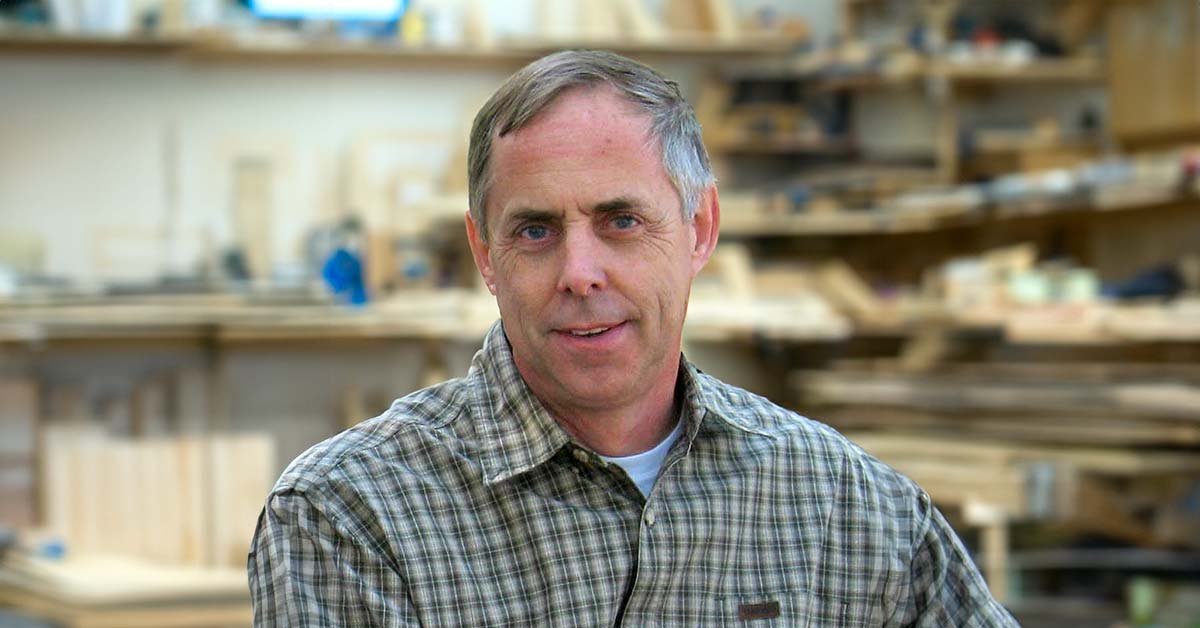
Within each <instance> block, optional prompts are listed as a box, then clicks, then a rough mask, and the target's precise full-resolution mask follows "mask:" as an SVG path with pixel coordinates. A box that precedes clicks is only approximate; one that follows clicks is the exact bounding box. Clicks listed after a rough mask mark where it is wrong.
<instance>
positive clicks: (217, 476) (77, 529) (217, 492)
mask: <svg viewBox="0 0 1200 628" xmlns="http://www.w3.org/2000/svg"><path fill="white" fill-rule="evenodd" d="M44 438H45V445H46V447H45V449H44V452H45V454H44V456H43V460H42V465H43V467H42V470H43V471H42V472H43V474H42V479H43V483H42V500H43V504H44V515H45V517H44V522H43V523H44V524H45V527H46V528H47V530H48V531H50V532H51V533H54V534H56V535H58V536H60V537H61V538H62V539H64V540H65V542H66V546H67V551H68V554H70V555H80V556H88V555H107V554H115V555H120V556H127V557H136V558H141V559H145V560H149V561H154V562H157V563H161V564H175V565H195V566H228V567H234V568H244V566H245V562H246V552H247V550H248V548H249V543H250V538H251V536H252V535H253V532H254V525H255V522H256V520H257V517H258V513H259V510H260V509H261V508H262V504H263V500H264V499H265V497H266V494H267V492H268V491H269V490H270V487H271V484H272V482H273V481H274V477H275V473H276V467H275V456H274V443H273V441H272V440H271V439H270V438H269V437H267V436H261V435H254V434H244V435H243V434H239V435H218V436H209V437H203V438H200V437H195V438H153V439H136V440H135V439H113V438H109V437H107V436H105V435H104V434H102V433H100V432H98V431H97V430H95V429H89V428H76V427H64V426H53V427H48V428H47V429H46V430H45V434H44Z"/></svg>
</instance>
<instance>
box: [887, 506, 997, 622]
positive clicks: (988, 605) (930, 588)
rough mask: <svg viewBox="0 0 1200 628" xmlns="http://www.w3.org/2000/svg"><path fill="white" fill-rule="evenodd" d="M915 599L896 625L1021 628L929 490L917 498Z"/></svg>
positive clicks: (912, 590)
mask: <svg viewBox="0 0 1200 628" xmlns="http://www.w3.org/2000/svg"><path fill="white" fill-rule="evenodd" d="M917 502H918V503H917V512H916V513H915V515H916V527H915V529H914V538H913V541H914V547H913V554H912V561H911V562H910V564H909V578H910V579H909V587H910V588H909V595H908V596H906V599H903V600H901V604H900V607H899V609H898V610H899V611H900V612H899V613H898V615H899V619H900V621H898V622H896V625H900V626H912V627H916V628H933V627H934V626H962V627H965V628H992V627H1009V626H1012V627H1019V624H1018V623H1017V621H1016V620H1015V619H1013V617H1012V615H1010V614H1009V613H1008V611H1007V610H1005V608H1004V606H1002V605H1001V604H1000V603H999V602H998V601H996V599H995V598H994V597H992V594H991V592H990V591H989V590H988V586H987V583H986V582H985V581H984V579H983V576H982V575H981V574H980V573H979V570H978V569H976V567H975V563H974V562H973V561H972V560H971V556H970V555H969V554H968V553H967V550H966V548H964V547H963V545H962V542H961V541H960V540H959V538H958V535H957V534H955V533H954V530H953V529H952V528H951V527H950V524H949V523H947V522H946V519H945V517H943V516H942V513H941V512H939V511H938V510H937V508H936V507H934V505H933V504H932V503H931V501H930V499H929V495H928V494H927V493H925V492H924V491H921V492H920V493H919V497H918V499H917Z"/></svg>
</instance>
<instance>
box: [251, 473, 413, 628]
mask: <svg viewBox="0 0 1200 628" xmlns="http://www.w3.org/2000/svg"><path fill="white" fill-rule="evenodd" d="M247 570H248V572H249V578H250V598H251V604H252V605H253V608H254V625H255V626H256V627H259V626H410V625H412V626H415V625H418V621H417V619H416V615H415V613H414V611H413V607H412V603H411V601H410V598H409V596H408V591H407V589H406V587H405V585H404V582H403V580H402V579H401V577H400V574H399V573H398V572H397V571H396V569H395V568H394V566H393V565H392V564H391V563H390V562H389V561H388V560H386V559H385V557H384V554H383V552H382V548H379V547H375V546H372V545H371V544H369V543H364V542H361V540H360V539H358V538H356V537H354V536H353V535H351V534H349V533H347V532H346V531H345V530H341V529H338V527H336V526H335V525H334V524H333V523H332V522H330V521H329V519H328V518H327V517H326V515H325V514H324V513H323V512H321V511H320V509H318V508H317V507H316V506H314V504H312V503H311V502H310V500H309V499H308V498H307V497H306V496H305V495H303V494H299V493H296V492H292V491H287V492H282V493H276V494H274V495H272V496H271V497H270V498H269V499H268V501H267V505H266V507H265V508H264V509H263V511H262V513H261V514H260V515H259V519H258V528H257V530H256V531H255V533H254V540H253V542H252V543H251V546H250V554H249V556H248V560H247Z"/></svg>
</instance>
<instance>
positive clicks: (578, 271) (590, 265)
mask: <svg viewBox="0 0 1200 628" xmlns="http://www.w3.org/2000/svg"><path fill="white" fill-rule="evenodd" d="M561 259H562V268H561V269H560V272H559V277H558V286H557V288H558V290H559V291H560V292H567V293H570V294H573V295H575V296H578V297H586V296H588V295H589V294H591V293H592V291H593V290H602V289H604V287H605V286H606V285H607V284H608V277H607V273H606V272H605V270H604V245H603V243H601V242H600V241H599V240H598V239H597V237H596V234H595V233H593V232H592V231H591V230H590V229H573V230H568V231H567V234H566V238H565V239H564V242H563V248H562V254H561Z"/></svg>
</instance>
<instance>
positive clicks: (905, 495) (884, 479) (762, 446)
mask: <svg viewBox="0 0 1200 628" xmlns="http://www.w3.org/2000/svg"><path fill="white" fill-rule="evenodd" d="M696 377H697V383H698V384H699V385H700V386H701V388H702V389H703V390H704V392H705V395H706V400H707V405H708V410H709V411H710V412H715V413H717V414H718V415H720V417H721V418H722V419H724V420H725V422H727V423H730V424H733V425H736V426H738V427H740V428H741V429H742V430H743V431H744V432H745V433H748V434H749V435H750V436H749V438H751V439H752V440H753V441H754V442H755V443H757V448H758V449H759V450H760V451H765V452H770V454H771V457H772V458H776V459H779V458H783V459H787V460H789V461H790V462H791V463H792V464H789V465H788V466H789V467H793V468H795V469H797V472H799V473H803V474H805V475H806V476H808V477H809V479H811V480H812V481H814V482H822V483H827V486H825V488H829V489H832V488H835V487H836V486H837V485H843V486H844V485H845V484H846V483H852V484H857V485H858V486H861V487H863V488H866V489H868V490H870V491H871V492H873V493H874V494H875V497H876V498H880V497H882V498H890V499H894V500H899V502H898V503H907V504H911V503H912V502H913V500H916V501H921V499H922V493H923V492H922V491H921V489H920V487H918V486H917V485H916V484H915V483H913V482H912V480H910V479H909V478H907V477H905V476H904V475H903V474H901V473H900V472H898V471H896V470H895V469H893V468H892V467H890V466H888V465H887V464H885V463H883V462H881V461H880V460H879V459H877V458H875V457H874V456H872V455H871V454H869V453H867V452H866V451H864V450H863V449H862V448H861V447H859V446H858V445H856V444H855V443H853V442H851V441H850V440H849V439H848V438H846V437H845V436H843V435H842V434H841V433H840V432H838V431H837V430H836V429H834V428H833V427H831V426H829V425H826V424H824V423H821V422H820V421H817V420H814V419H810V418H808V417H806V416H803V415H801V414H799V413H797V412H795V411H792V410H789V409H787V408H784V407H782V406H780V405H778V404H776V403H774V402H772V401H771V400H769V399H767V398H765V397H762V396H760V395H756V394H754V393H752V392H750V391H747V390H744V389H742V388H738V387H736V386H733V385H730V384H727V383H725V382H722V381H720V380H718V379H716V378H713V377H711V376H708V375H705V374H703V373H697V376H696ZM797 462H799V464H796V463H797ZM925 499H927V497H926V498H925Z"/></svg>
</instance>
